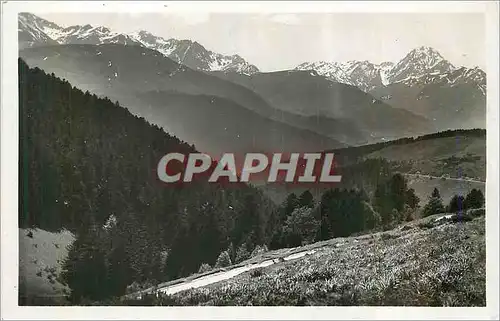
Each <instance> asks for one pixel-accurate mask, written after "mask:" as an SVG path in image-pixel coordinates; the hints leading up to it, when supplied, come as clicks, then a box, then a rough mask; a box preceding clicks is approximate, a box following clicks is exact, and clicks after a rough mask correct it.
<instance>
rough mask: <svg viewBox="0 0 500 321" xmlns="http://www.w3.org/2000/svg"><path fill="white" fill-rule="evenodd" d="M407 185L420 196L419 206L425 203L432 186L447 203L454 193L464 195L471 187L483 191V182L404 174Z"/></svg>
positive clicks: (444, 202) (446, 203)
mask: <svg viewBox="0 0 500 321" xmlns="http://www.w3.org/2000/svg"><path fill="white" fill-rule="evenodd" d="M406 178H407V180H408V187H409V188H413V189H414V190H415V194H416V195H417V196H418V197H419V198H420V206H424V205H425V204H426V203H427V200H428V197H429V195H430V194H431V192H432V191H433V190H434V188H437V189H438V190H439V193H440V194H441V198H442V199H443V204H445V205H448V203H449V202H450V200H451V198H452V197H453V196H454V195H462V196H464V197H465V196H466V195H467V194H468V193H469V192H470V191H471V190H472V189H473V188H476V189H479V190H481V191H482V192H483V193H484V192H485V184H484V183H478V182H468V181H456V180H449V179H443V178H428V177H415V176H406Z"/></svg>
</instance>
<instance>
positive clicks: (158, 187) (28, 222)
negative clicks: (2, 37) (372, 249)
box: [19, 60, 274, 300]
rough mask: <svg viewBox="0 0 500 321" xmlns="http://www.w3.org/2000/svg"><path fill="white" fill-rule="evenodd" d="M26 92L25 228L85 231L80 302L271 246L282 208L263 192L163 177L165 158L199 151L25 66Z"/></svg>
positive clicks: (79, 244) (74, 282) (75, 253)
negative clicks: (166, 181) (171, 182)
mask: <svg viewBox="0 0 500 321" xmlns="http://www.w3.org/2000/svg"><path fill="white" fill-rule="evenodd" d="M19 93H20V95H19V110H20V135H19V136H20V148H19V157H20V158H19V159H20V162H19V170H20V176H19V180H20V182H19V183H20V184H19V226H20V227H39V228H42V229H45V230H49V231H57V230H60V229H63V228H65V229H68V230H70V231H71V232H73V233H75V234H76V236H77V239H76V241H75V243H74V244H73V246H72V247H71V249H70V251H69V258H68V260H67V262H66V267H65V268H66V270H67V272H66V274H65V276H64V278H65V280H66V281H67V282H68V283H69V285H70V287H71V288H72V291H73V294H72V297H73V299H74V300H79V299H80V296H82V295H83V294H85V295H86V296H88V297H90V298H92V299H99V298H102V297H106V296H109V295H120V294H122V293H123V292H124V290H125V287H126V286H127V285H128V284H130V283H132V282H134V281H137V282H145V281H147V280H150V281H152V282H153V281H162V280H168V279H172V278H176V277H179V276H183V275H187V274H190V273H192V272H194V271H197V270H198V268H199V266H200V265H201V263H202V262H208V263H209V264H214V263H215V261H216V259H217V257H218V256H219V254H220V252H221V251H223V250H225V249H227V248H228V247H230V246H232V247H237V246H241V245H242V244H244V245H245V246H246V247H248V249H249V250H250V251H251V250H253V248H254V247H255V246H256V245H258V244H264V243H266V242H268V240H269V238H270V234H271V230H272V226H271V223H272V218H273V211H274V206H273V204H272V203H271V202H270V201H269V200H268V199H267V198H266V197H265V196H263V195H262V193H261V192H260V191H259V190H257V189H255V188H252V187H250V186H247V185H239V186H231V188H224V187H223V186H219V185H214V184H208V183H207V182H206V181H203V180H201V179H200V180H198V181H196V182H193V183H191V184H189V185H184V186H178V185H176V186H173V187H171V186H165V185H163V184H161V182H160V181H159V180H158V179H157V177H156V167H157V164H158V161H159V159H160V158H161V157H162V156H163V155H165V154H166V153H168V152H174V151H176V152H181V153H189V152H192V151H195V148H194V146H190V145H188V144H187V143H184V142H181V141H180V140H178V139H177V138H176V137H172V136H170V135H168V134H166V133H165V132H164V131H163V130H162V129H160V128H159V127H157V126H154V125H151V124H149V123H148V122H146V121H145V120H144V119H142V118H137V117H135V116H133V115H132V114H130V113H129V111H127V110H126V109H125V108H122V107H120V105H119V104H118V102H116V103H113V102H111V101H110V100H108V99H100V98H98V97H96V96H95V95H93V94H90V93H89V92H85V93H84V92H82V91H80V90H79V89H77V88H75V87H72V86H71V84H70V83H68V82H67V81H65V80H61V79H59V78H56V77H55V76H54V75H48V74H46V73H45V72H44V71H42V70H40V69H38V68H34V69H30V68H29V67H28V66H27V65H26V63H25V62H24V61H22V60H19ZM21 255H22V253H21Z"/></svg>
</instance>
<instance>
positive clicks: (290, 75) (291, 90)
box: [217, 71, 429, 141]
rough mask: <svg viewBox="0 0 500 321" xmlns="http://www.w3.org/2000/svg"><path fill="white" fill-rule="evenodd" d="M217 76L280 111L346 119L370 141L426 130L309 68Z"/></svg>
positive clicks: (413, 118) (411, 117) (407, 115)
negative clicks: (257, 95) (243, 88)
mask: <svg viewBox="0 0 500 321" xmlns="http://www.w3.org/2000/svg"><path fill="white" fill-rule="evenodd" d="M217 75H218V76H219V77H222V78H223V79H228V80H231V81H233V82H235V83H238V84H241V85H243V86H245V87H247V88H249V89H251V90H253V91H255V92H256V93H258V94H259V95H261V96H262V97H263V98H264V99H266V101H267V102H269V104H271V105H272V106H273V107H275V108H278V109H281V110H283V111H286V112H290V113H295V114H298V115H303V116H309V117H313V116H324V117H330V118H334V119H343V120H344V119H345V120H348V121H350V122H352V123H353V124H355V125H356V126H357V128H359V129H360V130H362V131H364V133H365V135H366V136H367V137H369V138H370V139H371V141H376V140H382V139H389V138H395V137H401V136H407V135H413V134H419V133H423V132H426V131H428V130H429V127H428V123H427V120H426V119H425V118H424V117H421V116H417V115H415V114H413V113H411V112H408V111H405V110H402V109H398V108H393V107H391V106H390V105H387V104H385V103H384V102H382V101H380V100H377V99H374V98H373V97H372V96H371V95H369V94H367V93H364V92H362V91H361V90H359V89H358V88H356V87H354V86H349V85H345V84H341V83H335V82H332V81H329V80H327V79H326V78H325V77H322V76H320V75H318V74H317V73H316V72H313V71H282V72H271V73H257V74H253V75H251V76H246V75H240V74H237V73H217Z"/></svg>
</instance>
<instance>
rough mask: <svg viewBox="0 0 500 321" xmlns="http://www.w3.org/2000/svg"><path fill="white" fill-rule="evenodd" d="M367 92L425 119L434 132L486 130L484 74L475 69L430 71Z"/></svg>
mask: <svg viewBox="0 0 500 321" xmlns="http://www.w3.org/2000/svg"><path fill="white" fill-rule="evenodd" d="M370 93H371V94H372V95H373V96H375V97H377V98H379V99H382V100H384V101H385V102H387V103H388V104H390V105H392V106H396V107H400V108H403V109H406V110H409V111H412V112H414V113H416V114H419V115H423V116H425V117H427V118H428V119H429V120H430V121H431V122H432V123H434V127H435V128H436V129H437V130H445V129H455V128H485V127H486V74H485V73H484V71H482V70H481V69H479V68H473V69H470V68H465V67H462V68H458V69H455V70H452V71H449V72H444V73H439V72H433V73H430V74H426V75H422V76H420V77H414V78H407V79H406V80H405V81H400V82H396V83H393V84H390V85H388V86H385V87H380V88H377V89H375V90H373V91H371V92H370Z"/></svg>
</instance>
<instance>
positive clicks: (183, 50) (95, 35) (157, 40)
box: [18, 13, 259, 74]
mask: <svg viewBox="0 0 500 321" xmlns="http://www.w3.org/2000/svg"><path fill="white" fill-rule="evenodd" d="M18 33H19V41H20V49H23V48H26V47H36V46H47V45H57V44H90V45H101V44H123V45H137V46H143V47H146V48H148V49H153V50H157V51H158V52H160V53H162V54H163V55H165V56H166V57H169V58H170V59H172V60H174V61H176V62H178V63H181V64H183V65H186V66H188V67H189V68H191V69H195V70H202V71H216V70H223V71H234V72H239V73H244V74H252V73H255V72H258V71H259V70H258V68H257V67H255V66H254V65H251V64H249V63H248V62H247V61H245V60H244V59H243V58H242V57H240V56H239V55H231V56H228V55H222V54H219V53H216V52H213V51H209V50H207V49H205V47H203V46H202V45H201V44H199V43H198V42H196V41H194V42H193V41H191V40H177V39H164V38H162V37H157V36H155V35H153V34H151V33H149V32H147V31H140V32H134V33H132V34H123V33H117V32H113V31H111V30H110V29H108V28H106V27H103V26H91V25H89V24H87V25H84V26H80V25H75V26H70V27H67V28H62V27H61V26H58V25H57V24H55V23H52V22H50V21H47V20H45V19H42V18H40V17H38V16H36V15H34V14H31V13H20V14H19V30H18Z"/></svg>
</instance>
